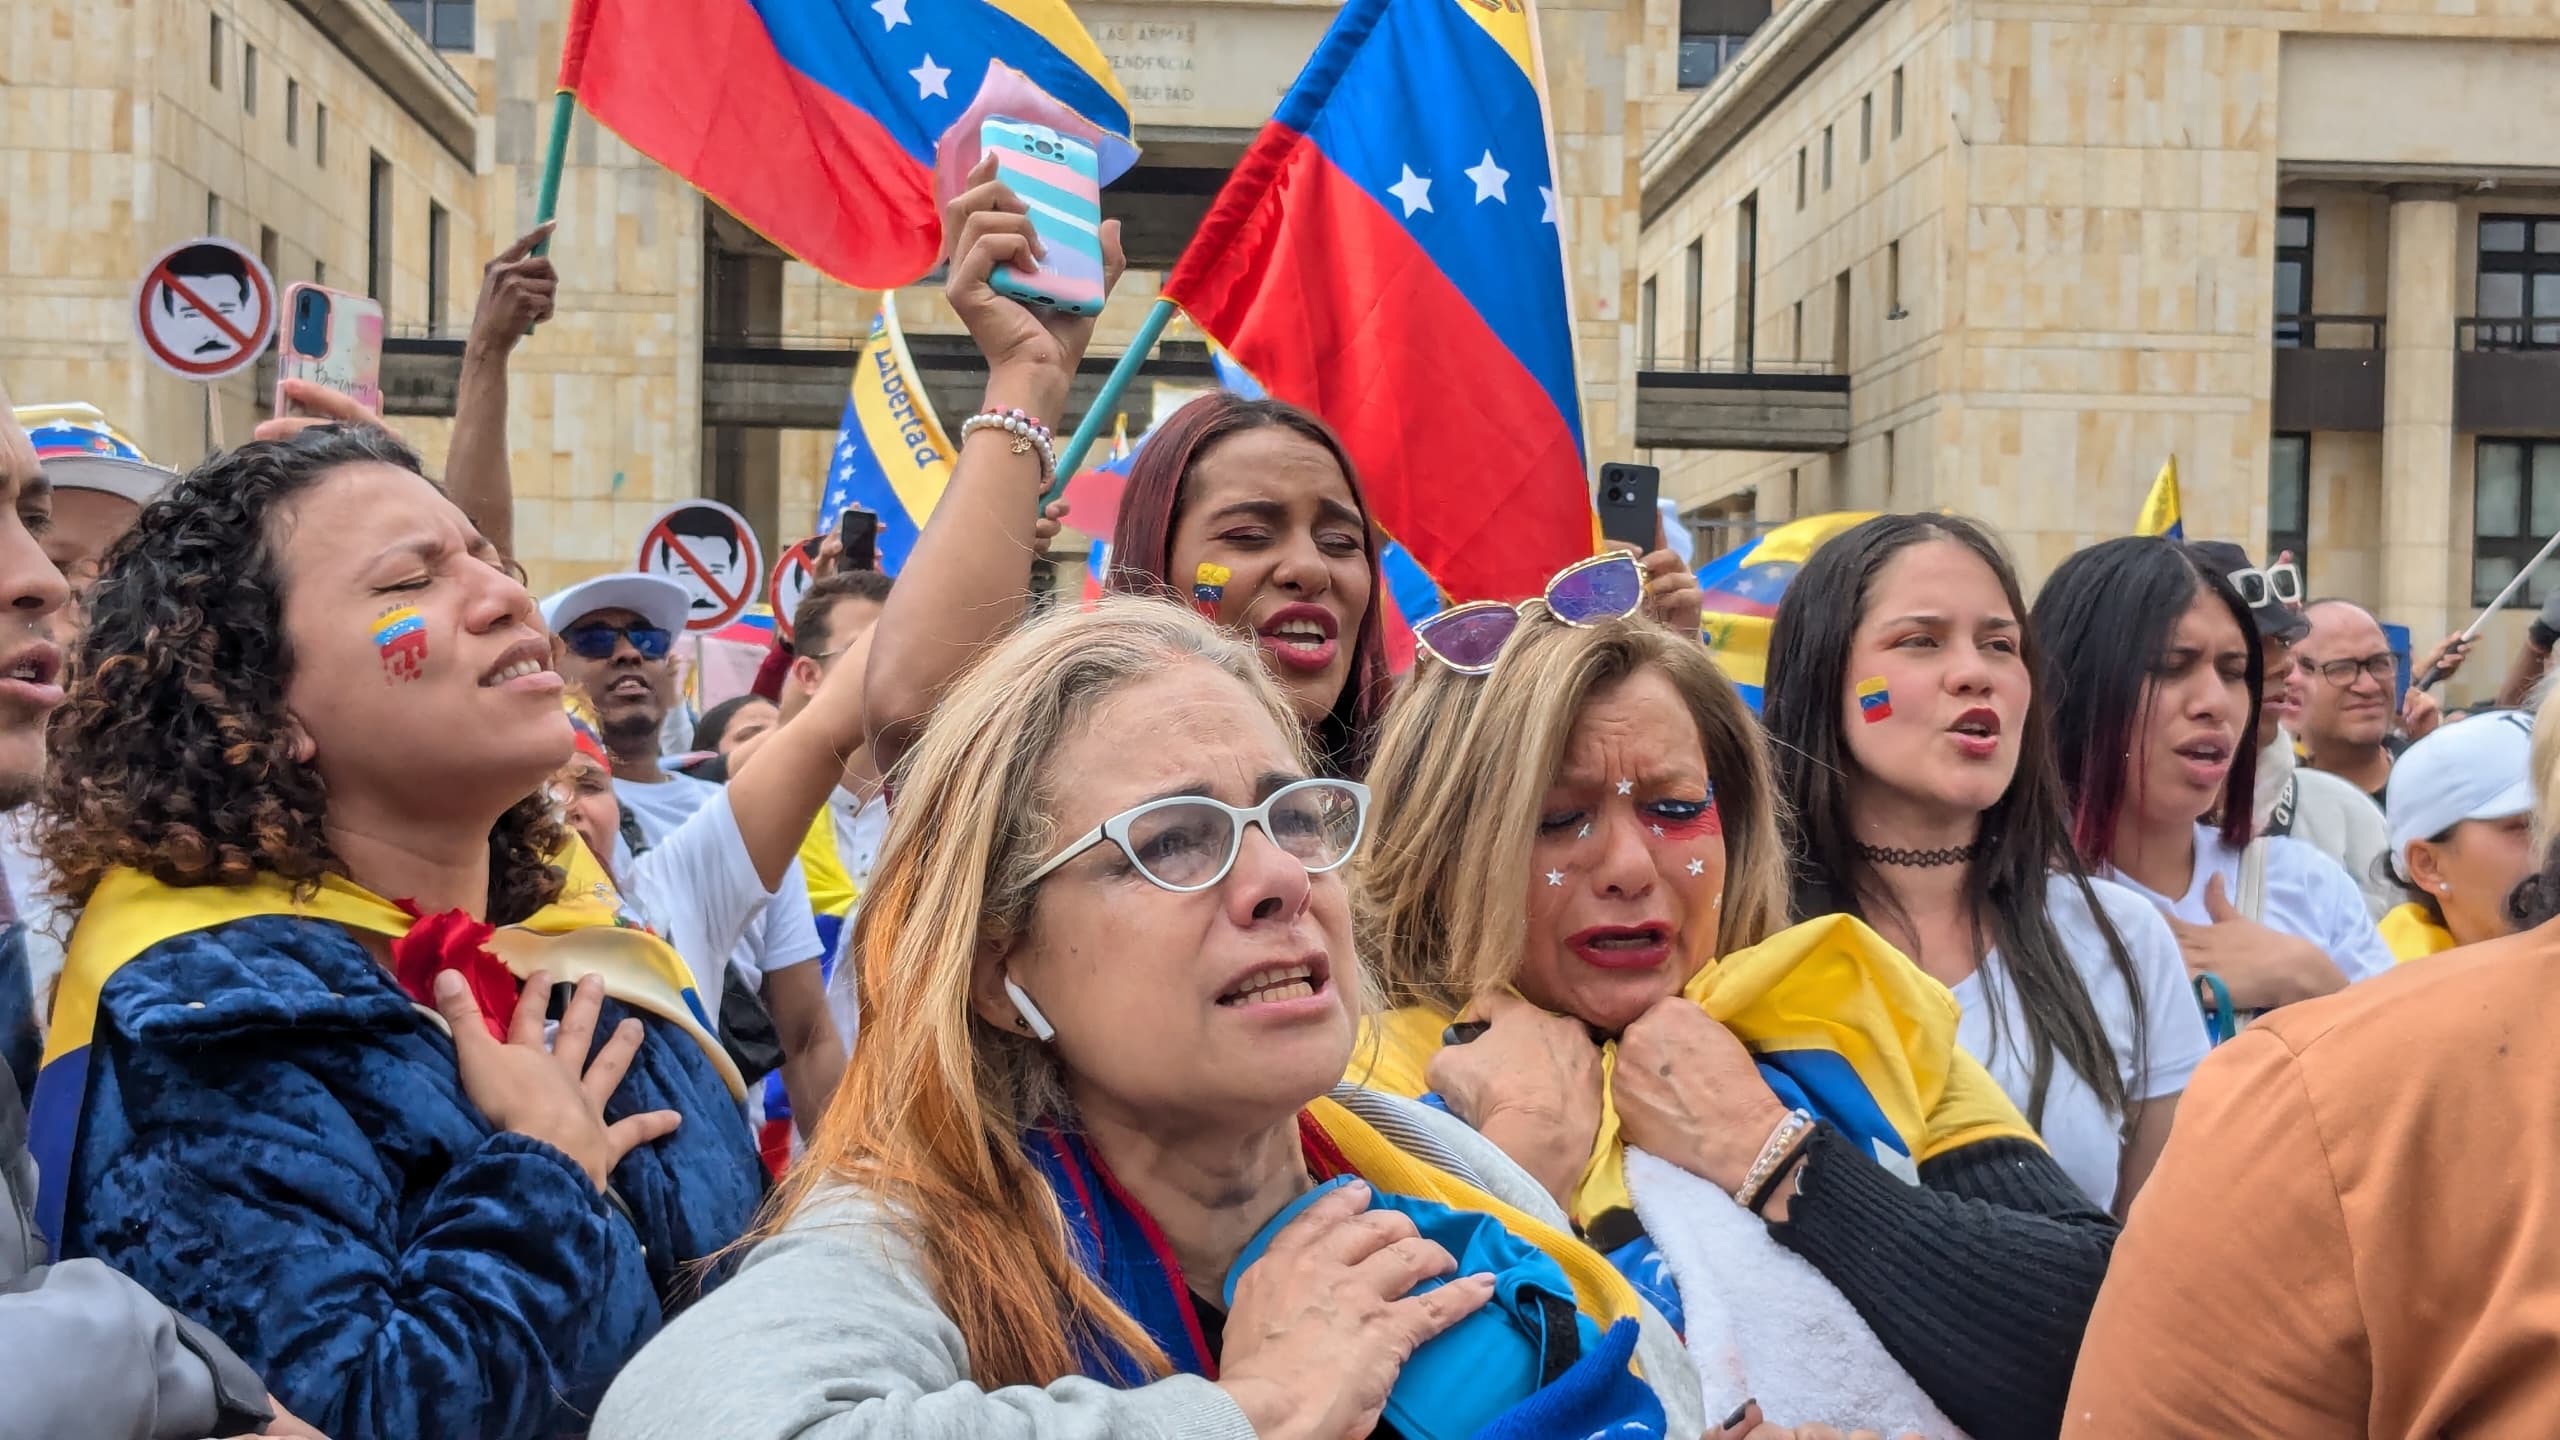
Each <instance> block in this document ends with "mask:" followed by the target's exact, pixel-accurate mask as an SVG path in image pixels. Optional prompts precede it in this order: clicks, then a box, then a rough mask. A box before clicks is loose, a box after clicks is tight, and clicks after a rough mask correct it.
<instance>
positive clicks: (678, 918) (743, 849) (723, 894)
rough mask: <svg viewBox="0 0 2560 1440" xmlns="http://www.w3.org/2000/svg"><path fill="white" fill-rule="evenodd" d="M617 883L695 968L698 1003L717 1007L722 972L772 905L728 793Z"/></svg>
mask: <svg viewBox="0 0 2560 1440" xmlns="http://www.w3.org/2000/svg"><path fill="white" fill-rule="evenodd" d="M712 788H713V789H714V790H718V789H719V787H717V786H714V787H712ZM621 880H622V898H623V899H624V900H626V901H628V902H630V904H631V908H632V909H634V910H636V911H638V912H639V914H640V918H641V920H642V921H644V922H646V923H647V925H648V927H649V928H650V929H651V930H653V931H655V932H657V936H658V938H659V939H661V940H664V941H666V942H667V943H668V944H669V945H672V946H674V947H675V951H676V953H677V954H679V955H681V956H683V957H684V959H685V963H686V964H687V965H690V966H692V967H693V976H694V981H693V984H694V989H695V991H696V992H697V993H698V994H700V995H701V996H702V1003H703V1004H704V1005H705V1006H707V1007H711V1006H717V1005H718V1004H719V1003H720V978H721V976H720V969H721V966H722V965H724V964H726V963H727V962H728V957H729V954H730V952H731V951H733V950H735V949H737V948H738V942H739V941H741V940H743V939H745V938H746V935H747V931H748V927H750V926H752V925H753V924H755V921H756V916H757V913H758V912H759V911H761V910H762V909H763V908H764V905H765V902H766V901H768V900H771V899H772V898H773V892H772V891H770V890H767V889H766V888H764V880H763V877H761V876H759V875H757V874H756V862H755V857H753V856H751V855H749V854H748V853H747V841H746V837H745V836H744V835H742V834H740V833H739V832H738V817H737V813H736V812H735V811H733V810H731V809H730V808H729V796H728V794H727V792H725V791H722V792H720V793H718V794H715V795H713V796H712V797H711V799H710V801H709V802H708V803H706V804H704V806H703V807H702V808H701V809H699V810H696V811H694V812H693V816H692V818H691V819H688V820H686V821H685V822H684V823H683V824H681V825H678V826H677V827H676V828H675V829H673V830H670V831H668V832H667V836H666V838H665V839H663V840H660V841H659V842H658V843H656V844H654V845H652V846H650V847H649V848H648V849H646V850H644V851H642V852H641V853H640V854H639V855H637V856H635V857H633V858H632V859H631V860H630V861H629V862H628V863H627V864H626V865H625V866H624V868H623V870H622V874H621Z"/></svg>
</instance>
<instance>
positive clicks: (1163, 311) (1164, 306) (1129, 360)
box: [1040, 300, 1176, 509]
mask: <svg viewBox="0 0 2560 1440" xmlns="http://www.w3.org/2000/svg"><path fill="white" fill-rule="evenodd" d="M1175 309H1176V307H1175V305H1174V303H1173V302H1172V301H1170V300H1158V301H1157V302H1156V303H1155V308H1154V309H1152V310H1149V311H1148V312H1147V318H1146V320H1145V321H1144V322H1143V323H1141V324H1140V325H1139V326H1138V334H1137V338H1135V339H1133V340H1131V341H1130V342H1129V348H1128V349H1126V350H1124V351H1122V352H1120V363H1119V364H1117V365H1114V366H1112V367H1111V378H1110V379H1108V380H1105V381H1103V382H1102V393H1100V394H1098V395H1096V396H1094V397H1093V403H1092V404H1091V405H1088V406H1086V407H1085V412H1084V418H1083V419H1082V420H1079V421H1077V422H1076V433H1075V434H1073V435H1070V436H1068V437H1067V443H1066V446H1065V447H1064V448H1063V449H1061V450H1059V451H1058V473H1057V475H1056V477H1055V478H1053V479H1052V480H1051V481H1050V482H1049V489H1048V491H1047V492H1046V493H1044V494H1043V495H1041V497H1040V504H1041V507H1042V508H1044V509H1045V508H1047V507H1048V505H1049V503H1050V502H1051V501H1054V500H1056V499H1057V498H1058V497H1059V496H1061V495H1064V494H1065V493H1067V481H1068V480H1070V479H1072V478H1073V477H1074V475H1075V473H1076V467H1077V466H1078V465H1081V464H1083V463H1084V456H1085V452H1086V451H1088V450H1091V449H1092V448H1093V442H1094V441H1096V440H1098V439H1100V438H1101V437H1102V422H1103V420H1104V419H1105V418H1106V417H1107V416H1109V415H1110V414H1111V413H1112V411H1113V409H1114V408H1115V407H1117V406H1118V405H1119V403H1120V396H1121V393H1122V392H1123V391H1126V390H1127V389H1128V388H1129V382H1130V381H1132V380H1135V379H1136V378H1138V367H1139V366H1141V365H1144V364H1145V363H1147V356H1149V355H1151V354H1153V353H1154V352H1155V348H1156V341H1157V340H1158V339H1160V338H1162V337H1163V335H1164V327H1165V326H1167V325H1169V324H1171V323H1173V317H1174V312H1175Z"/></svg>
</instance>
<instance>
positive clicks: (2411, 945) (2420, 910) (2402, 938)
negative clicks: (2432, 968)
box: [2377, 900, 2453, 964]
mask: <svg viewBox="0 0 2560 1440" xmlns="http://www.w3.org/2000/svg"><path fill="white" fill-rule="evenodd" d="M2377 928H2378V929H2380V930H2381V931H2382V943H2383V944H2385V945H2388V946H2390V947H2391V958H2392V959H2393V960H2395V961H2399V962H2401V963H2403V964H2406V963H2407V962H2409V961H2411V960H2415V959H2417V958H2419V957H2420V956H2424V955H2440V954H2443V953H2444V952H2445V951H2447V950H2450V949H2452V948H2453V932H2452V931H2450V930H2447V929H2446V928H2444V927H2443V926H2441V925H2439V924H2437V923H2436V922H2434V921H2433V920H2430V919H2428V918H2427V907H2426V906H2424V905H2421V904H2419V903H2418V902H2416V901H2415V900H2412V901H2410V902H2409V903H2408V904H2406V905H2394V906H2393V907H2391V909H2390V911H2389V912H2387V913H2386V914H2384V915H2383V917H2382V923H2381V925H2380V926H2378V927H2377Z"/></svg>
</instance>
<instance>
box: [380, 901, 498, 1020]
mask: <svg viewBox="0 0 2560 1440" xmlns="http://www.w3.org/2000/svg"><path fill="white" fill-rule="evenodd" d="M391 903H393V904H395V905H397V906H399V907H400V908H401V909H403V910H406V911H408V912H409V913H410V914H412V915H417V916H418V923H417V924H415V925H412V926H410V927H409V933H408V934H406V935H403V936H401V937H400V938H399V939H397V940H394V941H392V942H391V973H392V974H393V975H394V976H396V977H397V978H398V979H399V981H400V988H401V989H403V990H406V991H408V992H409V998H410V999H412V1000H415V1001H417V1002H418V1003H419V1004H421V1005H424V1006H426V1007H427V1008H429V1009H431V1010H432V1009H434V1008H436V976H437V974H438V973H440V972H442V971H446V970H455V971H459V972H461V975H462V983H463V984H465V985H467V986H469V987H470V988H471V998H472V1000H473V1001H474V1002H475V1003H477V1004H478V1005H479V1007H480V1019H481V1023H483V1024H485V1025H487V1026H488V1027H489V1033H490V1035H492V1036H493V1037H495V1038H496V1039H497V1040H498V1041H499V1043H501V1044H503V1043H505V1041H506V1038H507V1024H508V1022H509V1021H511V1020H513V1019H514V1018H515V1013H516V1001H517V999H518V998H519V997H521V996H522V995H523V993H524V985H523V982H521V981H519V980H517V979H516V976H515V972H514V971H512V970H509V969H508V968H507V966H506V962H505V961H503V960H500V959H499V958H498V957H497V956H495V955H492V954H490V953H489V951H488V948H487V947H488V944H489V937H490V936H491V935H494V934H496V933H497V929H496V927H495V926H492V925H490V924H489V923H488V922H486V921H483V920H474V919H472V918H471V917H470V916H468V915H466V914H464V913H463V912H461V911H459V910H447V911H444V912H442V913H440V914H435V915H419V914H418V906H417V903H416V902H415V901H410V900H395V901H393V902H391Z"/></svg>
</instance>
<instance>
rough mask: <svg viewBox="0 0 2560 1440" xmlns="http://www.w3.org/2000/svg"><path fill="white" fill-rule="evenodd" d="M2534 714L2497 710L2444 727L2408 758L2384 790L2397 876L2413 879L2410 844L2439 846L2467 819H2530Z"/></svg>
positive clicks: (2394, 766) (2395, 768)
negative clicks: (2421, 842) (2430, 842)
mask: <svg viewBox="0 0 2560 1440" xmlns="http://www.w3.org/2000/svg"><path fill="white" fill-rule="evenodd" d="M2532 755H2533V714H2532V712H2531V711H2527V710H2493V711H2490V712H2488V713H2487V714H2484V715H2472V716H2467V717H2465V718H2463V719H2460V720H2456V721H2454V722H2453V723H2452V724H2450V725H2443V726H2439V727H2437V729H2436V730H2435V731H2434V732H2433V733H2431V734H2429V735H2428V736H2427V737H2426V738H2425V739H2423V740H2420V741H2418V742H2417V743H2416V744H2414V745H2411V746H2410V747H2409V748H2408V749H2406V750H2403V751H2401V752H2400V758H2399V759H2398V760H2395V761H2393V762H2392V764H2391V779H2390V780H2389V782H2388V783H2387V784H2386V785H2385V786H2384V788H2383V792H2382V794H2383V807H2382V808H2383V813H2384V815H2385V816H2386V817H2387V818H2388V821H2389V824H2390V827H2391V873H2392V874H2394V875H2397V876H2399V877H2400V878H2401V879H2403V880H2406V879H2408V878H2409V842H2410V841H2412V840H2432V839H2434V838H2435V837H2436V836H2438V835H2441V834H2443V833H2444V832H2446V831H2447V830H2450V829H2452V828H2453V827H2454V826H2456V825H2459V824H2461V823H2462V822H2463V821H2465V820H2504V819H2507V818H2508V817H2510V816H2515V815H2525V814H2530V813H2532V811H2533V808H2534V801H2535V800H2536V799H2537V798H2538V797H2536V796H2535V794H2534V792H2533V773H2532V767H2531V761H2532Z"/></svg>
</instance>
